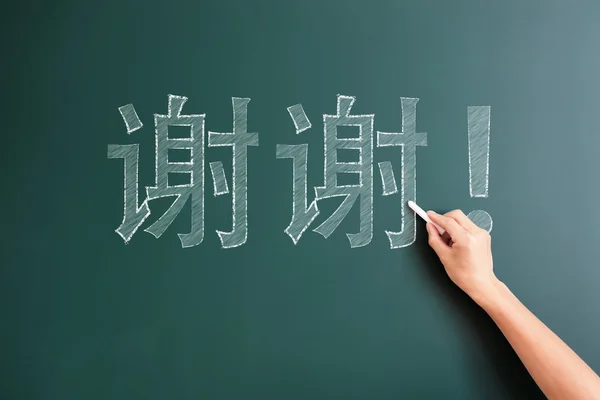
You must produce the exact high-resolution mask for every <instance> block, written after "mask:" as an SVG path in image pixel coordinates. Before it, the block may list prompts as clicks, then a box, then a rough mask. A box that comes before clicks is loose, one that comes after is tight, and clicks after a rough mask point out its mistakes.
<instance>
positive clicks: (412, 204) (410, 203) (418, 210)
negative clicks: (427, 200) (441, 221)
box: [408, 200, 446, 236]
mask: <svg viewBox="0 0 600 400" xmlns="http://www.w3.org/2000/svg"><path fill="white" fill-rule="evenodd" d="M408 206H409V207H410V208H411V209H412V210H413V211H414V212H416V213H417V214H419V216H420V217H421V218H423V219H424V220H425V222H428V223H430V224H432V225H433V226H435V227H436V228H437V230H438V232H439V233H440V236H441V235H443V234H444V233H446V231H445V230H444V228H442V227H441V226H439V225H438V224H436V223H435V222H433V221H432V220H431V219H430V218H429V216H427V213H426V212H425V210H423V209H422V208H421V207H419V206H418V205H417V203H415V202H414V201H412V200H409V201H408Z"/></svg>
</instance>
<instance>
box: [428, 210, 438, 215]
mask: <svg viewBox="0 0 600 400" xmlns="http://www.w3.org/2000/svg"><path fill="white" fill-rule="evenodd" d="M427 214H430V215H437V213H436V212H435V211H432V210H429V211H427Z"/></svg>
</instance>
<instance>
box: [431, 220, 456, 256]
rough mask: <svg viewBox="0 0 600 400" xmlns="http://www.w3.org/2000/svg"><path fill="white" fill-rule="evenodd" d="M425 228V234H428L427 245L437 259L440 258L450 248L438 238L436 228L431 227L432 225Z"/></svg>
mask: <svg viewBox="0 0 600 400" xmlns="http://www.w3.org/2000/svg"><path fill="white" fill-rule="evenodd" d="M425 227H426V228H427V233H428V234H429V245H430V246H431V248H432V249H433V251H435V253H436V254H437V255H438V257H441V256H442V255H443V254H445V253H446V252H447V251H448V250H450V246H448V245H447V244H446V242H444V240H443V239H442V237H441V236H440V233H439V232H438V230H437V229H436V227H435V226H433V224H431V223H427V225H425Z"/></svg>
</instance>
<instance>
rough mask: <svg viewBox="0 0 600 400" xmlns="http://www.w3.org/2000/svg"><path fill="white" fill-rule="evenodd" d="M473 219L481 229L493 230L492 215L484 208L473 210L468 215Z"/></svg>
mask: <svg viewBox="0 0 600 400" xmlns="http://www.w3.org/2000/svg"><path fill="white" fill-rule="evenodd" d="M467 217H469V219H470V220H471V221H473V223H474V224H475V225H477V226H478V227H480V228H481V229H485V230H486V231H488V232H492V225H493V221H492V217H491V216H490V214H488V213H487V212H485V211H483V210H473V211H471V212H470V213H469V215H467Z"/></svg>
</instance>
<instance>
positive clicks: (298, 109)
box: [287, 104, 312, 135]
mask: <svg viewBox="0 0 600 400" xmlns="http://www.w3.org/2000/svg"><path fill="white" fill-rule="evenodd" d="M287 110H288V112H289V113H290V117H292V121H294V126H295V127H296V135H299V134H300V133H302V132H304V131H305V130H307V129H310V127H311V126H312V125H311V123H310V120H309V119H308V117H307V116H306V113H305V112H304V107H302V104H295V105H293V106H289V107H288V108H287Z"/></svg>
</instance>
